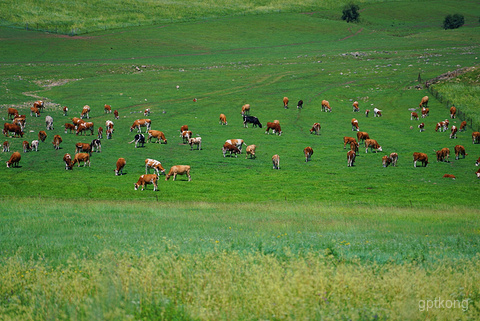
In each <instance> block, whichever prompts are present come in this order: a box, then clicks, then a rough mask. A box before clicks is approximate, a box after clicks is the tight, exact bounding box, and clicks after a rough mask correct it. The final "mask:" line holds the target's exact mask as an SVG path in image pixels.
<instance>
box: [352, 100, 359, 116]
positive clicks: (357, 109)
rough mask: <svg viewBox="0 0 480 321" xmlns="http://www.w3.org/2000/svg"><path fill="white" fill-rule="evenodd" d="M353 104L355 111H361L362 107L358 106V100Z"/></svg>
mask: <svg viewBox="0 0 480 321" xmlns="http://www.w3.org/2000/svg"><path fill="white" fill-rule="evenodd" d="M352 106H353V112H354V113H356V112H359V111H360V108H359V107H358V101H354V102H353V105H352Z"/></svg>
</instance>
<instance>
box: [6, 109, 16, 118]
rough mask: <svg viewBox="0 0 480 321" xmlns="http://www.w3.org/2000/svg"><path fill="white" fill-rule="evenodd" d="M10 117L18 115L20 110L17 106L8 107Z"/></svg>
mask: <svg viewBox="0 0 480 321" xmlns="http://www.w3.org/2000/svg"><path fill="white" fill-rule="evenodd" d="M7 111H8V119H13V118H15V116H16V115H18V110H16V109H15V108H8V110H7Z"/></svg>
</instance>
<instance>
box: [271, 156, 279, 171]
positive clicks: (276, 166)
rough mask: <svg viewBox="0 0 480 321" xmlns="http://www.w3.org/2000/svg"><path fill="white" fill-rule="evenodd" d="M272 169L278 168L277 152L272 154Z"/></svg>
mask: <svg viewBox="0 0 480 321" xmlns="http://www.w3.org/2000/svg"><path fill="white" fill-rule="evenodd" d="M272 163H273V169H280V156H278V155H277V154H275V155H273V156H272Z"/></svg>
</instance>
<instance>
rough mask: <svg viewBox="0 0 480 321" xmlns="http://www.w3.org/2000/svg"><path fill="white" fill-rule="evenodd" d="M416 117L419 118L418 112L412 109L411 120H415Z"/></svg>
mask: <svg viewBox="0 0 480 321" xmlns="http://www.w3.org/2000/svg"><path fill="white" fill-rule="evenodd" d="M414 119H416V120H418V114H417V113H416V112H414V111H412V112H411V113H410V120H414Z"/></svg>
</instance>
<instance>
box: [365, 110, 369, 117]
mask: <svg viewBox="0 0 480 321" xmlns="http://www.w3.org/2000/svg"><path fill="white" fill-rule="evenodd" d="M368 114H370V109H365V117H368Z"/></svg>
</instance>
